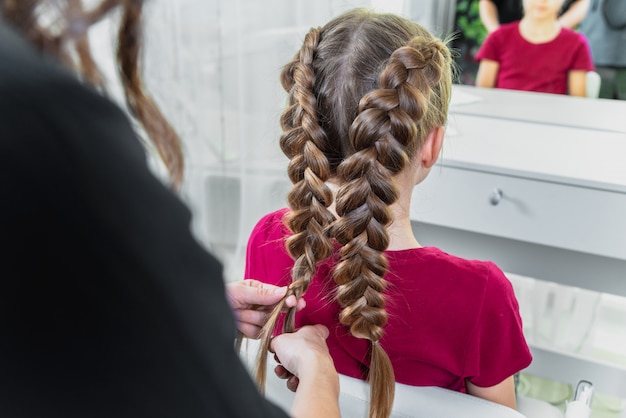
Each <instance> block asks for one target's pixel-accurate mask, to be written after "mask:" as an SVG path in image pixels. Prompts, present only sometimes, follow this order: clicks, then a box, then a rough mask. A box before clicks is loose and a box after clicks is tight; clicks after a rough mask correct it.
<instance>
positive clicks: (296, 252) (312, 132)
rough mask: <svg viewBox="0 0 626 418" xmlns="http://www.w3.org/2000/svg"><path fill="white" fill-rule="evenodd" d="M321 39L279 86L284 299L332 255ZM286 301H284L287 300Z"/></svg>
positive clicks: (287, 324)
mask: <svg viewBox="0 0 626 418" xmlns="http://www.w3.org/2000/svg"><path fill="white" fill-rule="evenodd" d="M319 39H320V31H319V29H317V28H313V29H311V30H310V31H309V33H308V34H307V35H306V37H305V39H304V44H303V46H302V48H301V49H300V51H299V52H298V54H296V56H295V58H294V59H293V60H292V62H290V63H289V64H288V65H287V66H285V68H284V69H283V72H282V76H281V82H282V85H283V88H284V89H285V90H286V91H287V92H288V93H289V105H288V107H287V109H286V110H285V111H284V112H283V115H282V117H281V127H282V129H283V135H282V137H281V139H280V146H281V149H282V150H283V152H284V153H285V155H287V157H289V159H290V162H289V167H288V173H289V178H290V179H291V181H292V183H293V188H292V189H291V191H290V192H289V194H288V196H287V200H288V203H289V206H290V208H291V209H292V210H291V212H290V214H289V215H288V216H287V218H286V219H285V221H286V223H287V226H288V227H289V229H290V230H291V232H292V233H293V235H292V236H291V237H289V239H288V240H287V244H286V245H287V249H288V251H289V254H290V255H291V256H292V257H293V259H294V266H293V268H292V271H291V276H292V283H291V286H289V290H288V292H287V295H286V297H288V296H290V295H295V297H296V298H297V299H299V298H300V297H302V295H303V294H304V292H306V290H307V288H308V287H309V284H310V282H311V279H312V278H313V275H314V274H315V270H316V266H317V263H318V262H319V261H321V260H324V259H325V258H327V257H328V256H329V255H330V254H331V253H332V250H333V242H332V240H331V239H330V237H329V233H328V227H329V225H330V224H331V223H332V222H333V220H334V215H333V214H332V213H331V212H330V210H329V209H328V206H330V205H331V203H332V201H333V194H332V192H331V190H330V188H329V187H328V186H327V185H326V181H327V180H328V179H329V178H330V176H331V169H330V165H329V162H328V158H327V157H326V154H325V153H326V152H327V151H328V148H329V147H328V138H327V136H326V133H325V132H324V130H323V129H322V128H321V127H320V125H319V122H318V116H317V112H318V111H317V99H316V97H315V93H314V84H315V74H314V72H313V69H312V67H311V63H312V62H313V60H314V58H315V54H316V49H317V45H318V43H319ZM286 297H285V298H286ZM285 298H284V299H283V300H282V302H281V303H279V304H278V305H277V306H276V308H275V309H274V311H273V313H272V314H271V315H270V319H269V320H268V322H267V324H266V326H265V327H264V328H263V330H262V332H261V350H260V352H259V357H258V359H257V370H256V379H257V383H258V384H259V386H260V387H261V389H263V387H264V385H265V373H266V354H265V353H266V352H267V349H268V348H269V344H270V339H271V336H272V332H273V330H274V328H275V326H276V322H277V321H278V318H279V316H280V313H281V311H282V309H283V307H284V300H285ZM294 321H295V308H291V309H289V310H288V311H287V315H286V316H285V319H284V324H283V332H293V331H294V328H295V322H294Z"/></svg>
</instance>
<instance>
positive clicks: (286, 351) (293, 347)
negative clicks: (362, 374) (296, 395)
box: [270, 325, 334, 392]
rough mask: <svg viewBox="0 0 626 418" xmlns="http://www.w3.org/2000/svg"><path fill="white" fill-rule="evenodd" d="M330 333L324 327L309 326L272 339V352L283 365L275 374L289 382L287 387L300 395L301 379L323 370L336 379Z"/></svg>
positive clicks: (276, 369)
mask: <svg viewBox="0 0 626 418" xmlns="http://www.w3.org/2000/svg"><path fill="white" fill-rule="evenodd" d="M328 335H329V331H328V328H326V327H325V326H324V325H307V326H304V327H302V328H300V329H298V330H297V331H296V332H293V333H287V334H281V335H278V336H276V337H274V338H272V343H271V345H270V351H271V352H273V353H275V356H274V357H275V358H276V361H278V362H279V365H278V366H276V368H275V369H274V373H276V375H277V376H278V377H279V378H281V379H286V380H287V388H289V390H291V391H292V392H296V390H297V389H298V386H299V384H300V381H301V380H304V379H306V378H307V377H308V376H310V375H314V374H315V373H317V372H318V371H319V370H328V372H329V374H328V376H329V377H331V378H332V376H333V374H334V373H332V372H333V371H334V364H333V360H332V358H331V357H330V353H329V351H328V346H327V345H326V338H328Z"/></svg>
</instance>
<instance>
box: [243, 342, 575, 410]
mask: <svg viewBox="0 0 626 418" xmlns="http://www.w3.org/2000/svg"><path fill="white" fill-rule="evenodd" d="M257 349H258V341H256V340H248V339H245V340H244V342H243V344H242V348H241V358H242V360H243V362H244V364H245V365H246V367H247V368H248V370H249V371H252V370H253V369H254V364H255V360H256V353H257ZM267 365H268V367H267V369H268V373H267V381H266V386H265V395H266V396H267V398H269V399H270V400H272V401H273V402H274V403H276V404H277V405H279V406H281V407H282V408H283V409H284V410H286V411H289V410H290V409H291V404H292V402H293V399H294V394H293V393H292V392H291V391H290V390H289V389H287V387H286V383H285V381H284V380H282V379H279V378H278V377H276V375H275V374H274V373H273V370H274V367H275V366H276V365H277V363H276V360H275V359H274V356H273V355H269V356H268V359H267ZM339 384H340V388H341V391H340V395H339V407H340V410H341V417H342V418H367V412H368V406H369V403H368V399H369V386H368V383H367V382H365V381H363V380H359V379H355V378H352V377H348V376H344V375H340V376H339ZM583 412H584V410H583ZM454 417H463V418H564V417H565V415H564V414H563V413H562V412H561V411H560V410H559V409H557V408H556V407H554V406H552V405H550V404H549V403H547V402H543V401H540V400H536V399H531V398H525V397H518V410H517V411H516V410H513V409H511V408H507V407H505V406H503V405H500V404H498V403H495V402H490V401H487V400H485V399H482V398H478V397H475V396H472V395H467V394H464V393H460V392H456V391H452V390H448V389H443V388H439V387H430V386H429V387H417V386H408V385H404V384H401V383H396V394H395V400H394V405H393V411H392V414H391V418H454ZM585 417H586V416H585V415H584V414H580V413H577V414H568V415H567V418H585Z"/></svg>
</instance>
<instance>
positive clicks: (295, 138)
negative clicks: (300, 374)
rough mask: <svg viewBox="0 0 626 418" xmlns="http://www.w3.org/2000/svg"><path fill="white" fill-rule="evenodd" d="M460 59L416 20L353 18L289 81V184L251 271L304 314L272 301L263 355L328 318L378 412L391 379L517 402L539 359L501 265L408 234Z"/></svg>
mask: <svg viewBox="0 0 626 418" xmlns="http://www.w3.org/2000/svg"><path fill="white" fill-rule="evenodd" d="M451 61H452V60H451V56H450V51H449V50H448V48H447V47H446V45H445V43H444V42H442V41H441V40H439V39H436V38H435V37H433V36H432V35H431V34H430V33H428V31H426V30H425V29H423V28H422V27H421V26H419V25H418V24H416V23H414V22H411V21H408V20H406V19H403V18H400V17H398V16H394V15H390V14H378V13H374V12H371V11H367V10H363V9H357V10H352V11H349V12H347V13H345V14H343V15H341V16H339V17H337V18H335V19H333V20H332V21H330V22H329V23H328V24H326V25H325V26H324V27H322V28H314V29H311V30H310V31H309V33H308V34H307V35H306V37H305V39H304V42H303V45H302V47H301V49H300V51H298V53H296V55H295V57H294V58H293V60H292V61H291V62H289V63H288V64H287V65H286V66H285V67H284V69H283V71H282V75H281V82H282V85H283V87H284V88H285V90H286V91H287V92H288V94H289V98H288V107H287V108H286V110H285V111H284V113H283V115H282V118H281V125H282V129H283V135H282V137H281V139H280V146H281V148H282V150H283V152H284V153H285V155H286V156H287V157H288V158H289V159H290V162H289V167H288V175H289V178H290V179H291V181H292V182H293V188H292V189H291V191H290V192H289V194H288V204H289V208H288V209H282V210H279V211H277V212H274V213H271V214H268V215H266V216H265V217H264V218H263V219H261V220H260V221H259V223H258V224H257V225H256V227H255V228H254V230H253V232H252V234H251V237H250V240H249V243H248V252H247V260H246V275H245V277H247V278H254V279H258V280H261V281H263V282H268V283H273V284H280V285H289V291H288V295H287V296H291V295H295V296H296V298H298V299H299V298H301V297H302V296H303V295H305V294H306V297H305V298H306V300H307V306H306V307H305V308H304V309H303V310H302V311H300V312H298V313H297V316H296V315H295V311H294V310H293V309H292V310H289V311H288V313H287V314H286V316H285V317H284V318H283V317H282V315H281V312H280V311H281V306H280V305H278V306H277V307H276V309H275V310H274V312H273V315H272V316H271V317H270V320H269V321H268V323H267V324H266V326H265V328H264V330H263V331H262V333H261V338H262V347H263V346H267V345H268V344H269V340H270V338H271V336H272V335H275V334H276V333H277V331H275V327H277V326H278V327H282V329H283V331H284V332H290V331H293V330H294V329H296V328H298V327H300V326H303V325H305V324H324V325H326V326H327V327H328V328H329V330H330V336H329V338H328V345H329V350H330V353H331V356H332V357H333V359H334V362H335V366H336V368H337V371H338V372H339V373H342V374H345V375H348V376H352V377H356V378H361V379H368V380H369V382H370V387H371V398H370V417H376V418H380V417H387V416H389V414H390V411H391V407H392V404H393V394H394V381H397V382H401V383H405V384H409V385H417V386H440V387H445V388H449V389H453V390H458V391H462V392H469V393H470V394H474V395H477V396H481V397H483V398H486V399H490V400H493V401H496V402H500V403H502V404H505V405H508V406H511V407H515V395H514V385H513V375H514V374H515V373H516V372H518V371H519V370H521V369H523V368H525V367H526V366H528V364H529V363H530V361H531V356H530V352H529V349H528V346H527V344H526V342H525V340H524V336H523V334H522V327H521V320H520V316H519V312H518V305H517V301H516V299H515V296H514V294H513V290H512V286H511V284H510V283H509V281H508V280H507V279H506V277H505V276H504V274H503V273H502V271H501V270H499V269H498V268H497V267H496V266H495V265H494V264H492V263H489V262H480V261H471V260H464V259H461V258H458V257H454V256H452V255H449V254H446V253H445V252H443V251H441V250H440V249H437V248H434V247H422V246H421V245H420V244H419V242H418V241H417V239H416V237H415V236H414V234H413V230H412V227H411V222H410V217H409V205H410V201H411V195H412V192H413V189H414V187H415V185H417V184H419V183H420V182H421V181H422V180H423V179H424V178H425V177H426V176H427V175H428V172H429V170H430V169H431V167H432V166H433V165H434V164H435V162H436V160H437V158H438V155H439V153H440V150H441V147H442V141H443V136H444V126H445V124H446V117H447V110H448V102H449V99H450V94H451V83H452V81H451V79H452V75H451V73H452V69H451V67H452V64H451ZM265 358H266V356H265V353H264V352H263V351H261V353H260V355H259V361H258V368H257V380H258V382H259V384H261V386H262V385H263V383H264V373H265V371H264V368H265V363H264V359H265Z"/></svg>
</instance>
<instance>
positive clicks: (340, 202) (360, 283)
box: [332, 37, 449, 417]
mask: <svg viewBox="0 0 626 418" xmlns="http://www.w3.org/2000/svg"><path fill="white" fill-rule="evenodd" d="M448 60H449V52H448V50H447V48H446V47H445V45H444V44H443V43H442V42H441V41H439V40H436V39H434V38H430V39H428V38H423V37H416V38H413V39H412V40H411V41H410V42H409V44H408V45H407V46H403V47H400V48H398V49H396V50H395V51H394V52H393V53H392V54H391V57H390V59H389V61H388V63H387V64H386V65H385V67H384V68H383V69H382V71H381V74H380V78H379V88H378V89H375V90H372V91H370V92H368V93H367V94H365V95H364V96H363V98H362V99H361V101H360V103H359V107H358V115H357V117H356V118H355V120H354V122H353V124H352V126H351V128H350V132H349V139H350V145H351V148H352V151H353V153H352V154H351V155H349V156H347V157H346V158H345V160H344V161H343V162H342V163H341V164H340V165H339V167H338V170H337V175H338V178H339V180H340V184H341V187H340V188H339V190H338V192H337V198H336V211H337V215H338V219H337V220H336V221H335V223H334V225H333V228H332V230H333V237H334V238H335V239H336V240H337V241H338V242H339V244H341V246H342V247H341V250H340V261H339V263H338V264H337V266H336V267H335V270H334V279H335V281H336V283H337V285H338V288H337V295H336V299H337V301H338V302H339V304H340V306H341V307H342V308H343V309H342V311H341V313H340V316H339V320H340V322H341V323H342V324H343V325H345V326H347V327H349V328H350V332H351V334H352V335H353V336H355V337H357V338H365V339H368V340H370V341H371V342H372V348H371V353H372V354H371V364H370V372H369V380H370V388H371V397H370V417H388V416H389V415H390V413H391V408H392V405H393V393H394V373H393V368H392V365H391V362H390V361H389V358H388V356H387V355H386V353H385V351H384V349H383V348H382V346H381V345H380V344H379V343H378V342H379V340H380V339H381V338H382V336H383V327H384V325H385V324H386V322H387V313H386V311H385V309H384V306H385V298H384V296H383V291H384V290H385V288H386V282H385V280H384V275H385V273H386V272H387V260H386V258H385V256H384V253H383V252H384V251H385V250H386V249H387V247H388V245H389V237H388V233H387V229H386V227H387V226H388V225H389V223H390V222H391V221H392V220H393V219H392V215H391V212H390V210H389V205H391V204H392V203H394V202H395V201H396V199H397V197H398V191H397V190H396V188H395V186H394V182H393V175H394V174H396V173H398V172H400V171H401V170H402V169H404V167H405V166H406V164H407V162H408V161H409V158H410V155H411V153H412V152H414V151H415V149H416V148H417V147H419V145H420V144H419V142H420V141H419V140H420V139H421V138H423V137H424V135H425V134H426V133H427V132H420V130H421V129H420V128H421V127H420V126H418V122H420V121H421V120H422V118H423V117H424V115H426V114H427V113H429V107H430V96H431V90H432V87H433V86H436V85H437V84H438V83H439V81H440V79H441V75H442V71H441V67H442V64H444V63H446V62H448Z"/></svg>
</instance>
